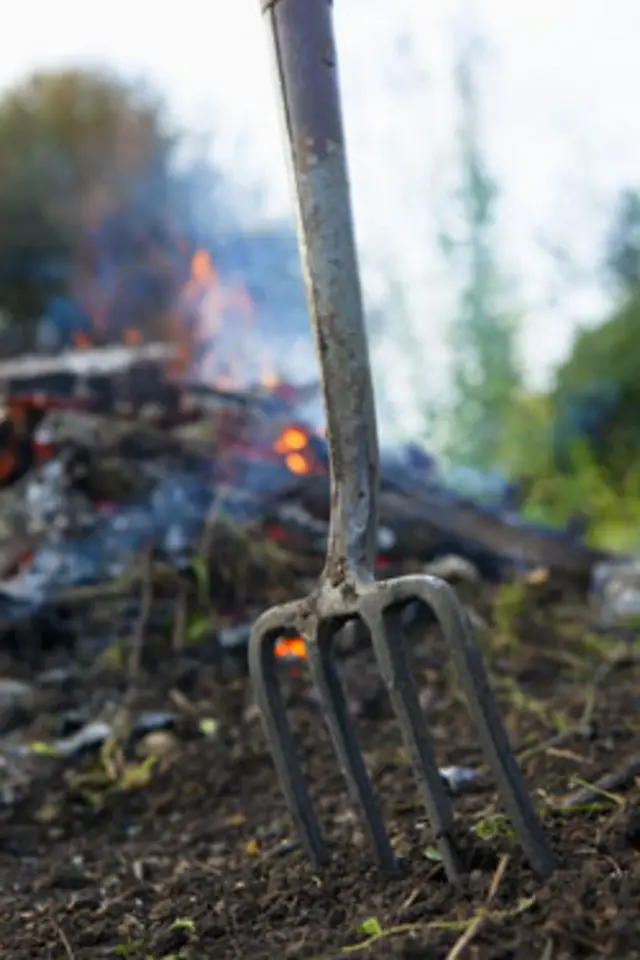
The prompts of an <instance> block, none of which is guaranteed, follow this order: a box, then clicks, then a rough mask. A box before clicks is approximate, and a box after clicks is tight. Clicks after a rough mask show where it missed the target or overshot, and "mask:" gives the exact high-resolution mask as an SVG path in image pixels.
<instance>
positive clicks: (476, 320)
mask: <svg viewBox="0 0 640 960" xmlns="http://www.w3.org/2000/svg"><path fill="white" fill-rule="evenodd" d="M479 54H480V44H479V41H478V37H477V34H472V35H470V37H469V39H468V40H467V42H466V44H465V45H464V48H463V50H462V53H461V56H460V58H459V61H458V65H457V69H456V86H457V90H458V97H459V103H460V109H461V122H460V132H459V145H460V165H461V186H460V189H459V191H458V194H457V197H456V199H457V208H458V209H457V219H458V221H459V222H460V223H461V224H462V230H461V231H459V233H457V234H456V235H454V236H452V235H451V234H449V233H446V232H445V233H443V234H442V235H441V238H440V240H441V247H442V250H443V252H444V254H445V256H446V257H447V258H448V260H449V261H450V263H451V265H452V267H453V268H454V270H455V272H456V273H457V274H458V276H460V277H461V290H460V295H459V301H458V312H457V316H456V317H455V319H454V322H453V324H452V327H451V349H452V354H453V403H452V405H451V409H450V412H449V414H448V423H449V429H450V435H449V442H448V450H447V453H448V455H449V457H450V458H451V459H452V460H453V461H455V462H458V463H465V464H466V465H467V466H473V467H477V468H479V469H483V468H490V467H496V466H498V465H499V461H500V455H501V447H502V428H503V424H504V420H505V416H506V415H507V414H508V411H509V409H510V406H511V403H512V402H513V399H514V397H515V396H516V395H517V394H518V393H519V391H520V388H521V372H520V368H519V364H518V359H517V324H516V321H515V318H514V317H513V316H512V315H509V314H508V313H506V312H504V311H503V310H501V309H500V307H499V305H498V295H499V292H500V277H499V269H498V266H497V264H496V257H495V249H494V224H495V209H496V201H497V197H498V191H497V187H496V184H495V183H494V181H493V179H492V178H491V176H490V174H489V172H488V170H487V164H486V160H485V157H484V151H483V146H482V140H481V136H480V130H479V107H478V100H477V95H476V67H477V63H478V58H479Z"/></svg>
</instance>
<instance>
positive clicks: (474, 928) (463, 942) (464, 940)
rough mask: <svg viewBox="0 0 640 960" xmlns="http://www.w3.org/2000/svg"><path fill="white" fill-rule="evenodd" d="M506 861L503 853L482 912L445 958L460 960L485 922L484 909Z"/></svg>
mask: <svg viewBox="0 0 640 960" xmlns="http://www.w3.org/2000/svg"><path fill="white" fill-rule="evenodd" d="M508 863H509V855H508V854H505V856H503V857H501V858H500V861H499V863H498V866H497V869H496V872H495V873H494V875H493V880H492V881H491V886H490V887H489V893H488V894H487V900H486V903H485V906H484V910H483V912H482V913H480V914H478V916H477V917H476V918H475V920H474V921H473V923H471V924H470V925H469V926H468V927H467V929H466V930H465V931H464V933H462V934H461V936H460V937H459V938H458V940H457V941H456V942H455V943H454V945H453V946H452V948H451V950H449V953H448V954H447V956H446V960H460V957H461V956H462V954H463V951H464V950H466V949H467V947H468V946H469V944H470V943H471V941H472V940H473V939H474V937H476V936H477V934H478V933H479V931H480V929H481V928H482V927H483V926H484V924H485V923H486V922H487V919H488V916H487V913H486V912H485V911H487V910H488V909H489V907H490V906H491V903H492V902H493V900H494V899H495V896H496V894H497V892H498V888H499V887H500V884H501V883H502V878H503V877H504V873H505V870H506V869H507V866H508Z"/></svg>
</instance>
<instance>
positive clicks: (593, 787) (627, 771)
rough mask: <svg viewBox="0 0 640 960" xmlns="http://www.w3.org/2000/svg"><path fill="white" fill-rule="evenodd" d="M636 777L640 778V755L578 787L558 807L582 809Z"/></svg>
mask: <svg viewBox="0 0 640 960" xmlns="http://www.w3.org/2000/svg"><path fill="white" fill-rule="evenodd" d="M638 776H640V754H637V755H636V756H634V757H631V759H630V760H627V762H626V763H624V764H623V765H622V766H621V767H618V768H617V769H616V770H612V771H611V772H610V773H605V774H604V775H603V776H602V777H600V778H599V779H598V780H596V781H595V783H592V784H589V785H588V786H583V787H580V789H579V790H575V791H574V792H573V793H570V794H568V796H566V797H565V798H564V799H563V800H561V801H560V804H559V806H560V807H562V808H566V807H582V806H585V805H586V804H589V803H594V802H595V801H596V800H601V799H602V796H603V794H604V795H606V794H607V793H611V792H612V791H614V790H619V789H620V788H621V787H625V786H627V785H628V784H629V783H630V782H631V781H632V780H634V779H635V777H638Z"/></svg>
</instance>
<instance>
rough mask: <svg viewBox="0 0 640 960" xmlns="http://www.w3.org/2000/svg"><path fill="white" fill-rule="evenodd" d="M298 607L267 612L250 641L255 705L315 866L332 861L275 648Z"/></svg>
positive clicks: (288, 804)
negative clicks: (290, 716) (291, 719)
mask: <svg viewBox="0 0 640 960" xmlns="http://www.w3.org/2000/svg"><path fill="white" fill-rule="evenodd" d="M297 607H298V605H297V604H288V605H286V606H283V607H280V608H276V609H274V610H268V611H267V612H266V613H265V614H263V615H262V616H261V617H259V618H258V620H257V621H256V623H255V624H254V627H253V630H252V632H251V639H250V642H249V669H250V671H251V679H252V683H253V687H254V693H255V697H256V703H257V705H258V708H259V710H260V715H261V718H262V723H263V726H264V728H265V733H266V736H267V738H268V741H269V746H270V748H271V753H272V756H273V761H274V764H275V767H276V770H277V772H278V776H279V778H280V784H281V786H282V790H283V793H284V795H285V800H286V803H287V806H288V808H289V813H290V814H291V817H292V819H293V821H294V824H295V826H296V828H297V831H298V836H299V837H300V838H301V840H302V845H303V846H304V848H305V850H306V852H307V855H308V856H309V858H310V859H311V861H312V862H313V863H314V864H315V865H316V866H321V865H322V864H324V863H327V862H328V860H329V851H328V849H327V845H326V842H325V839H324V836H323V833H322V829H321V827H320V823H319V821H318V818H317V817H316V813H315V810H314V808H313V803H312V802H311V797H310V796H309V791H308V789H307V784H306V781H305V778H304V774H303V772H302V768H301V766H300V763H299V761H298V755H297V752H296V747H295V743H294V740H293V735H292V733H291V726H290V724H289V720H288V718H287V714H286V710H285V706H284V702H283V699H282V694H281V692H280V685H279V683H278V676H277V670H276V666H277V658H276V656H275V653H274V650H273V647H274V643H275V641H276V640H278V639H279V638H280V637H281V636H282V635H283V633H284V632H285V631H286V630H288V629H291V626H292V624H293V623H294V621H295V611H296V610H297Z"/></svg>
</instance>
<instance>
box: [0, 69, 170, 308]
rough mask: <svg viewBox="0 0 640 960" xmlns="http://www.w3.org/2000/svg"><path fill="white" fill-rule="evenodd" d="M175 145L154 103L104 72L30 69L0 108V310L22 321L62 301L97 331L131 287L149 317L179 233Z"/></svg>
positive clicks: (166, 281)
mask: <svg viewBox="0 0 640 960" xmlns="http://www.w3.org/2000/svg"><path fill="white" fill-rule="evenodd" d="M178 144H179V139H178V138H177V136H176V135H175V133H174V132H173V131H172V130H170V128H169V125H168V122H167V119H166V115H165V111H164V107H163V104H162V102H161V101H160V100H159V99H158V97H156V96H155V95H154V94H153V93H152V92H151V91H149V90H148V89H146V88H145V87H143V86H141V85H137V84H132V83H129V82H127V81H124V80H121V79H120V78H118V77H116V76H113V75H111V74H110V73H106V72H103V71H82V70H69V71H64V72H61V73H37V74H34V75H33V76H31V77H29V78H28V79H27V80H26V81H25V82H24V83H21V84H20V85H18V86H17V87H15V88H14V89H12V90H10V91H9V92H8V93H7V94H6V95H5V97H4V98H3V100H2V101H0V307H2V308H3V309H5V310H7V311H8V312H9V313H10V314H12V315H13V316H14V318H15V319H16V320H18V321H25V320H33V319H35V318H37V316H38V315H39V314H40V313H41V312H42V310H43V309H44V308H45V306H46V303H47V302H48V299H49V297H50V296H51V295H52V294H54V293H70V294H72V295H73V296H74V298H75V299H76V300H77V301H78V302H80V303H81V304H82V305H83V306H84V308H85V309H86V310H87V311H88V312H90V313H91V314H92V316H94V317H95V319H96V321H97V322H102V323H103V324H106V323H110V322H114V319H115V316H116V315H118V314H119V313H121V312H122V308H123V306H124V305H125V304H126V303H127V301H131V300H132V299H134V300H135V299H136V297H138V294H137V291H138V290H143V296H142V297H138V299H140V300H144V302H145V304H146V305H147V306H146V308H145V309H147V312H148V313H153V312H154V311H157V309H158V305H159V304H160V303H161V302H162V301H163V299H164V298H166V296H167V291H168V288H169V287H171V284H172V283H173V282H174V279H173V274H174V269H173V268H174V261H175V258H176V256H177V251H179V250H180V244H179V242H178V233H179V231H180V227H181V226H184V224H181V223H180V222H179V217H178V216H176V211H177V206H178V205H179V194H178V192H177V183H176V172H175V154H176V148H177V146H178ZM108 313H110V314H112V316H107V314H108ZM143 319H144V318H143Z"/></svg>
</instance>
